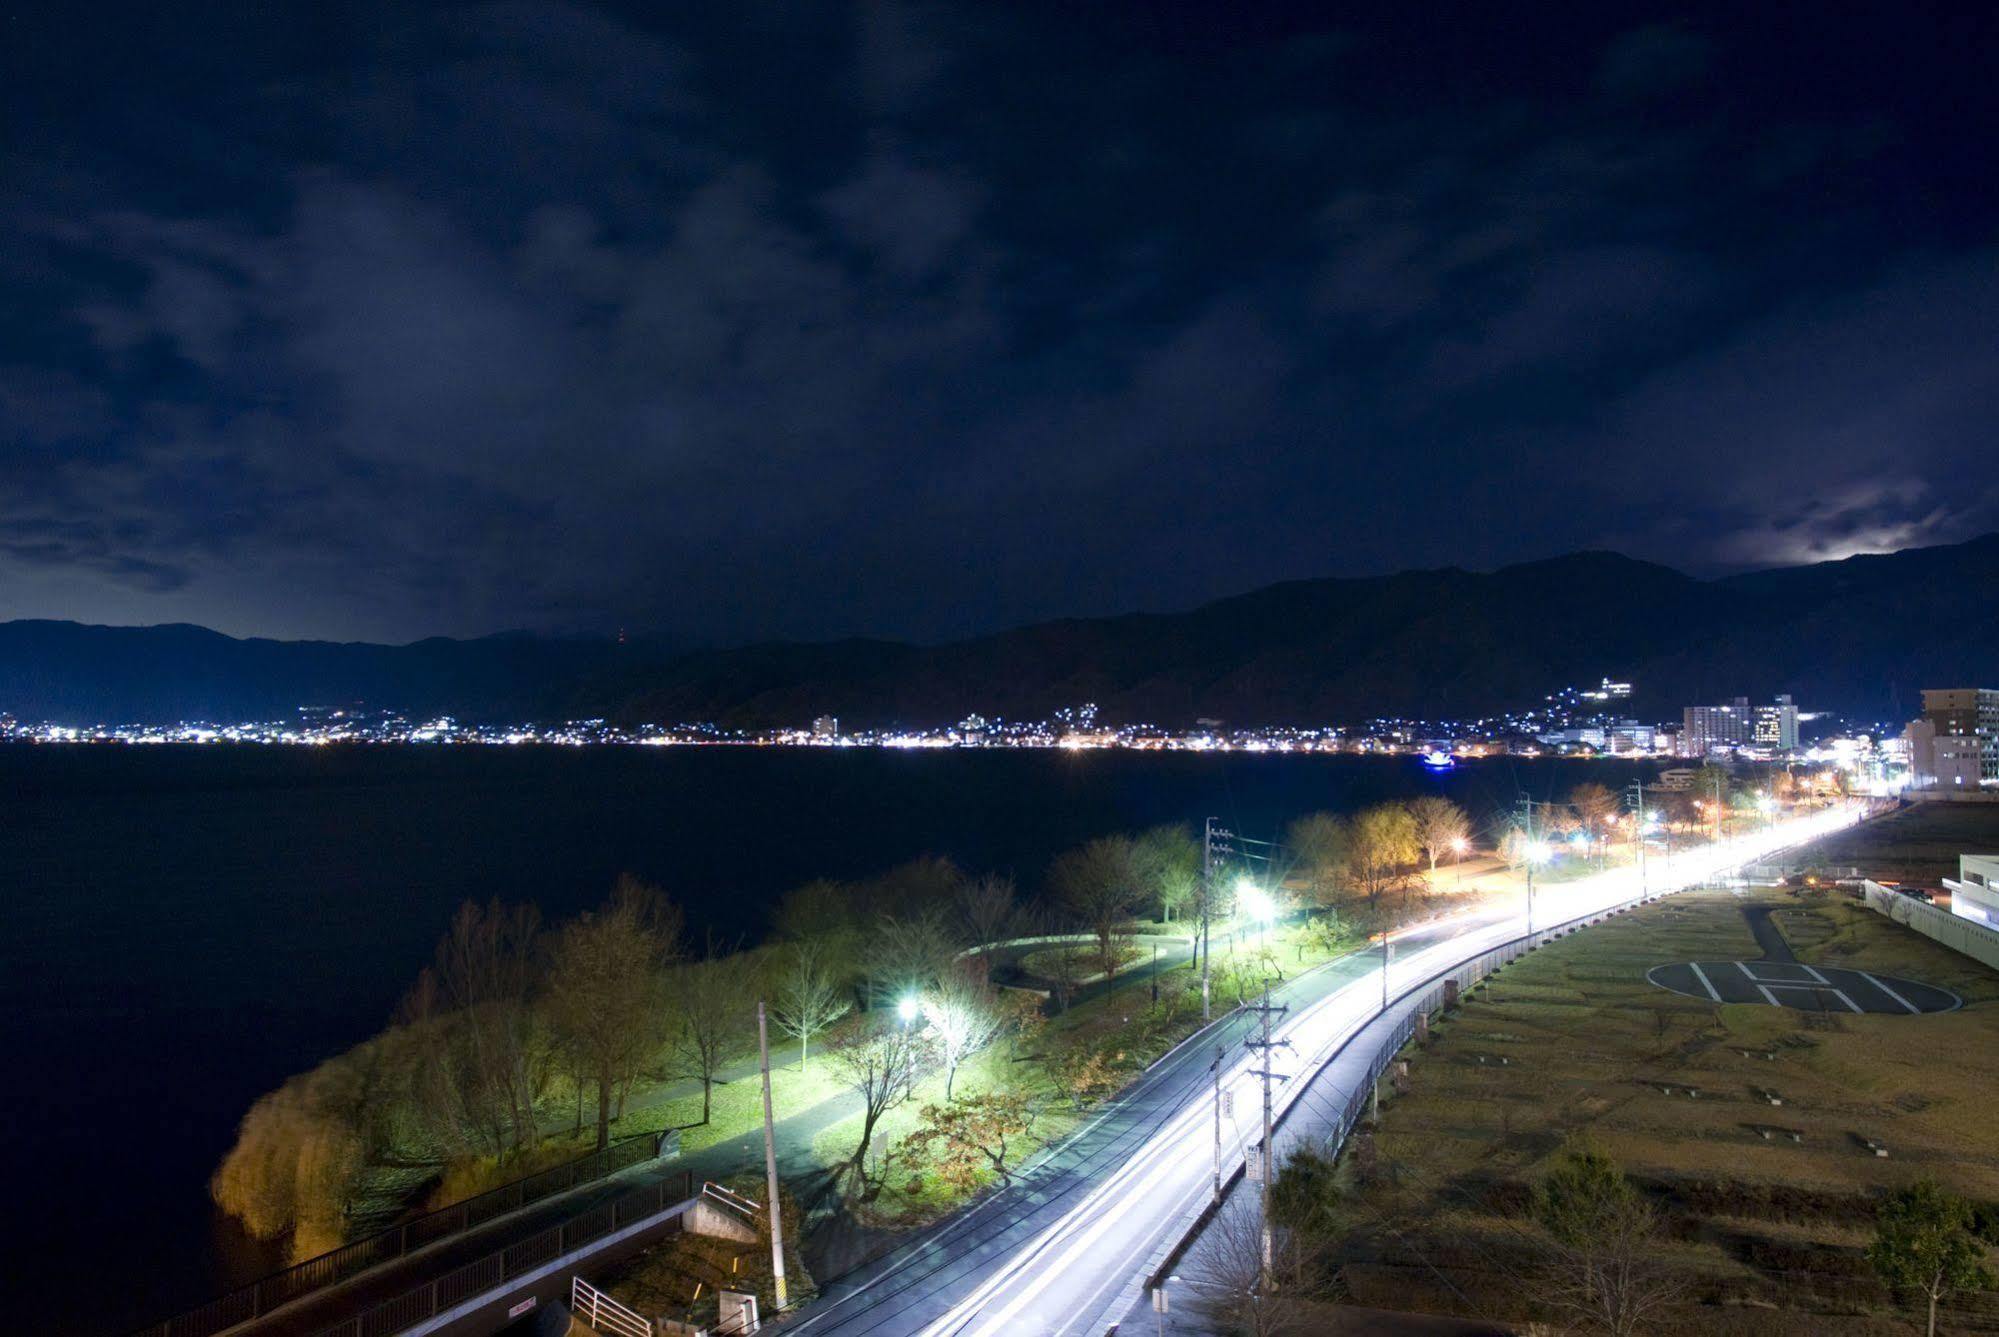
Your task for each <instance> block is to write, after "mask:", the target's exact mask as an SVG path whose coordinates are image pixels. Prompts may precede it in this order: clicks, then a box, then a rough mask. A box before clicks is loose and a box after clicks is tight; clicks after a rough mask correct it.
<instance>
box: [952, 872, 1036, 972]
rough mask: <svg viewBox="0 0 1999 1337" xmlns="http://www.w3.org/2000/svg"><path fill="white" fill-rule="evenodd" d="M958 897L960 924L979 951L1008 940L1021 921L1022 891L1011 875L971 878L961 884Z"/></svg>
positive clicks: (982, 951)
mask: <svg viewBox="0 0 1999 1337" xmlns="http://www.w3.org/2000/svg"><path fill="white" fill-rule="evenodd" d="M955 899H956V904H957V910H958V920H959V923H960V924H961V926H962V927H963V928H964V930H965V933H966V936H968V937H969V938H970V939H971V943H972V950H973V951H975V952H978V953H982V954H983V953H984V952H985V950H986V949H987V948H988V947H991V946H992V945H993V944H994V943H996V942H1002V941H1004V940H1005V939H1006V938H1007V937H1008V936H1010V935H1011V934H1012V933H1013V931H1014V928H1015V927H1016V926H1017V925H1018V924H1019V922H1020V894H1019V892H1017V891H1016V890H1015V889H1014V885H1013V879H1012V878H1010V877H1000V876H999V875H997V874H994V873H988V874H986V875H985V876H984V877H976V878H967V879H966V880H965V881H964V882H962V883H960V884H959V887H958V894H957V896H956V898H955Z"/></svg>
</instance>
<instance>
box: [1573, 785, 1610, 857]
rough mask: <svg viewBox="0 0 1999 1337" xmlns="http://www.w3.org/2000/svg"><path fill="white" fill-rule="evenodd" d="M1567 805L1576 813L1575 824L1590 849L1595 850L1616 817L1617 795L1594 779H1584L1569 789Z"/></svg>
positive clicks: (1599, 845) (1598, 847)
mask: <svg viewBox="0 0 1999 1337" xmlns="http://www.w3.org/2000/svg"><path fill="white" fill-rule="evenodd" d="M1569 807H1570V809H1571V810H1572V811H1574V813H1575V815H1576V826H1577V829H1579V830H1580V831H1581V832H1582V833H1583V836H1584V837H1585V838H1586V839H1587V840H1588V841H1589V845H1590V849H1591V850H1592V851H1597V850H1599V849H1600V847H1601V843H1602V841H1603V839H1604V837H1605V836H1606V834H1607V833H1608V832H1609V831H1610V826H1611V823H1612V822H1613V821H1615V820H1616V818H1617V810H1618V801H1617V795H1615V794H1613V793H1612V792H1611V791H1610V790H1609V789H1608V788H1607V787H1605V786H1603V785H1600V784H1598V783H1597V782H1596V781H1594V780H1585V781H1583V783H1581V784H1579V785H1577V786H1576V787H1575V788H1574V789H1571V790H1570V791H1569Z"/></svg>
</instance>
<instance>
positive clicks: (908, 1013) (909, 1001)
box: [895, 994, 923, 1030]
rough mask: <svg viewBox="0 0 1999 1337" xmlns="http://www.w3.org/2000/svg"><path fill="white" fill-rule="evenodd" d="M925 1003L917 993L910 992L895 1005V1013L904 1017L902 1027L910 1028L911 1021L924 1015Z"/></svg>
mask: <svg viewBox="0 0 1999 1337" xmlns="http://www.w3.org/2000/svg"><path fill="white" fill-rule="evenodd" d="M922 1012H923V1003H922V1000H920V999H919V998H917V996H916V995H915V994H910V995H908V996H907V997H905V998H904V999H903V1000H902V1001H901V1002H899V1003H897V1004H896V1005H895V1014H896V1015H897V1016H898V1017H901V1018H902V1028H903V1029H904V1030H908V1029H909V1025H910V1023H911V1022H913V1021H915V1020H916V1019H917V1017H918V1016H920V1015H922Z"/></svg>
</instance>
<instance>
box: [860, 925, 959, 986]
mask: <svg viewBox="0 0 1999 1337" xmlns="http://www.w3.org/2000/svg"><path fill="white" fill-rule="evenodd" d="M862 955H863V960H864V962H865V965H866V970H867V976H868V989H869V997H870V1000H871V1001H873V1000H877V999H879V998H880V997H881V995H882V994H883V993H884V992H886V993H887V994H888V996H889V997H891V998H902V997H907V996H909V995H911V994H917V993H921V992H922V991H923V990H924V989H926V988H928V987H929V986H930V983H931V981H933V980H935V979H936V978H937V977H938V976H939V975H941V974H943V973H944V972H945V971H946V970H949V969H950V968H951V963H952V961H953V960H954V959H955V958H956V957H957V955H958V945H957V939H956V938H955V937H953V936H952V934H951V932H950V931H949V930H948V929H947V928H945V926H944V917H943V911H942V909H941V908H939V907H931V908H929V909H926V910H923V911H921V912H919V913H916V914H912V915H910V916H908V917H907V918H902V919H885V920H883V921H882V922H881V923H880V924H879V925H878V926H877V927H876V928H875V929H874V930H873V932H872V934H871V936H870V937H869V939H868V943H867V947H866V949H865V950H864V952H863V954H862Z"/></svg>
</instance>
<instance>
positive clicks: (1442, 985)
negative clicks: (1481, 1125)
mask: <svg viewBox="0 0 1999 1337" xmlns="http://www.w3.org/2000/svg"><path fill="white" fill-rule="evenodd" d="M1696 889H1697V888H1696V887H1681V888H1677V889H1676V890H1679V891H1692V890H1696ZM1671 894H1672V893H1671V892H1652V893H1648V894H1646V895H1641V896H1633V897H1631V898H1630V899H1628V900H1624V901H1619V902H1618V903H1617V904H1615V905H1609V906H1605V907H1603V908H1602V909H1598V910H1592V911H1590V912H1589V913H1588V914H1585V915H1578V916H1577V917H1576V918H1574V919H1569V920H1564V921H1563V922H1561V923H1559V924H1556V925H1555V926H1554V927H1552V928H1546V929H1538V930H1536V931H1535V932H1533V933H1530V934H1525V935H1523V936H1521V937H1518V938H1514V939H1512V940H1511V941H1509V942H1504V943H1501V944H1500V945H1499V946H1497V947H1494V948H1491V949H1490V950H1488V951H1485V952H1482V953H1480V954H1479V955H1477V956H1475V957H1472V958H1470V959H1469V960H1466V961H1461V962H1459V963H1458V964H1457V965H1455V966H1452V967H1451V968H1450V969H1449V970H1445V971H1440V972H1438V973H1437V974H1435V975H1432V976H1431V977H1430V978H1429V979H1427V980H1424V981H1423V982H1422V983H1421V984H1419V985H1417V986H1415V988H1413V989H1408V990H1404V991H1403V993H1402V994H1401V995H1399V997H1398V999H1397V1001H1398V1002H1400V1001H1405V1000H1407V999H1408V998H1409V997H1410V995H1411V994H1418V991H1421V992H1420V994H1418V997H1417V999H1416V1002H1415V1004H1414V1005H1413V1006H1411V1007H1410V1008H1409V1010H1408V1011H1406V1012H1404V1013H1403V1014H1402V1018H1401V1020H1400V1021H1398V1022H1397V1023H1396V1024H1395V1029H1394V1030H1393V1031H1392V1032H1390V1033H1389V1035H1388V1037H1387V1038H1386V1039H1384V1040H1383V1041H1382V1042H1381V1044H1380V1045H1379V1046H1378V1047H1377V1048H1376V1049H1375V1051H1374V1054H1373V1056H1372V1057H1370V1058H1369V1059H1368V1064H1367V1076H1366V1078H1365V1079H1364V1080H1362V1081H1359V1082H1356V1083H1355V1084H1354V1089H1353V1091H1352V1093H1351V1094H1350V1095H1349V1096H1348V1097H1347V1103H1346V1106H1345V1108H1344V1109H1342V1110H1341V1111H1340V1115H1339V1119H1338V1121H1337V1124H1336V1126H1335V1127H1334V1129H1333V1131H1332V1139H1331V1140H1332V1145H1333V1147H1334V1148H1335V1149H1337V1148H1339V1147H1342V1146H1344V1145H1345V1144H1346V1139H1347V1135H1348V1134H1349V1133H1351V1132H1352V1131H1353V1128H1354V1125H1355V1124H1357V1123H1359V1122H1360V1118H1361V1113H1362V1111H1363V1110H1365V1109H1366V1107H1367V1104H1368V1101H1369V1099H1370V1098H1371V1096H1372V1093H1373V1086H1374V1083H1375V1082H1376V1081H1378V1080H1379V1079H1380V1077H1381V1074H1382V1073H1383V1072H1385V1071H1387V1069H1388V1065H1389V1064H1390V1063H1393V1062H1394V1061H1395V1056H1396V1055H1397V1054H1399V1053H1401V1052H1402V1047H1403V1046H1404V1045H1406V1044H1408V1043H1409V1040H1410V1037H1411V1036H1413V1035H1415V1034H1416V1019H1417V1017H1418V1016H1419V1015H1421V1016H1425V1017H1427V1016H1429V1015H1430V1014H1431V1013H1433V1012H1436V1011H1438V1010H1439V1009H1440V1008H1442V1007H1443V1005H1444V1000H1445V998H1446V997H1447V996H1448V986H1449V985H1450V984H1451V983H1453V982H1455V983H1456V984H1457V986H1458V989H1459V997H1460V998H1462V997H1464V996H1465V995H1466V994H1468V993H1470V992H1471V989H1472V988H1473V986H1474V985H1476V984H1478V983H1479V982H1480V981H1482V980H1484V979H1485V978H1486V977H1487V976H1489V975H1491V974H1492V973H1493V972H1494V971H1496V970H1498V969H1500V968H1501V967H1503V966H1506V965H1508V964H1510V963H1512V962H1514V961H1517V960H1519V959H1520V958H1521V957H1523V956H1525V955H1526V954H1527V953H1528V952H1531V951H1533V950H1535V949H1536V948H1538V947H1541V946H1542V945H1544V944H1546V943H1549V942H1552V941H1554V940H1555V939H1556V938H1560V937H1565V936H1567V935H1568V934H1570V933H1573V932H1575V931H1576V930H1577V929H1580V928H1585V927H1587V926H1589V925H1591V924H1595V923H1599V922H1601V921H1602V920H1605V919H1608V918H1610V917H1611V916H1613V915H1618V914H1622V913H1624V912H1625V911H1626V910H1630V909H1632V908H1634V907H1636V906H1639V905H1643V904H1645V903H1646V902H1647V901H1654V900H1659V899H1660V898H1661V897H1662V896H1666V895H1671ZM1356 1033H1357V1032H1356ZM1352 1040H1353V1035H1352V1034H1349V1035H1346V1036H1340V1037H1335V1038H1334V1039H1333V1040H1331V1041H1330V1042H1328V1043H1327V1044H1326V1045H1325V1046H1324V1047H1323V1048H1321V1049H1320V1050H1319V1051H1317V1052H1316V1053H1314V1054H1313V1055H1312V1057H1311V1059H1310V1061H1309V1062H1307V1063H1306V1064H1305V1065H1303V1066H1302V1067H1301V1068H1300V1069H1299V1071H1300V1072H1301V1073H1303V1072H1310V1073H1312V1074H1313V1075H1314V1076H1316V1075H1317V1073H1318V1070H1319V1069H1320V1068H1321V1067H1323V1066H1324V1065H1325V1064H1326V1063H1328V1062H1330V1061H1331V1060H1332V1058H1333V1056H1334V1055H1336V1054H1338V1053H1339V1052H1340V1050H1342V1049H1343V1048H1345V1047H1346V1046H1347V1045H1348V1044H1349V1043H1351V1042H1352ZM1310 1085H1311V1079H1309V1078H1308V1079H1306V1080H1304V1081H1301V1082H1299V1083H1298V1084H1297V1085H1296V1087H1295V1088H1293V1089H1291V1090H1289V1091H1287V1092H1286V1093H1285V1094H1286V1100H1285V1104H1284V1113H1286V1114H1288V1113H1289V1112H1290V1110H1291V1107H1292V1105H1293V1104H1295V1103H1296V1101H1297V1098H1298V1096H1299V1095H1301V1094H1302V1093H1303V1091H1304V1090H1305V1088H1306V1087H1308V1086H1310ZM1280 1117H1281V1116H1280Z"/></svg>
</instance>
